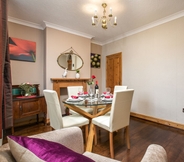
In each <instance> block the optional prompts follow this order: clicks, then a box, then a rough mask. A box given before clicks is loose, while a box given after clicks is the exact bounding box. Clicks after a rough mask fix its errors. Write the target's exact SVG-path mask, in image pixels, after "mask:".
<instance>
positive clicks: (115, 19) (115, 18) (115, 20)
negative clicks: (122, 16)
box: [114, 16, 117, 24]
mask: <svg viewBox="0 0 184 162" xmlns="http://www.w3.org/2000/svg"><path fill="white" fill-rule="evenodd" d="M116 22H117V17H116V16H115V17H114V23H115V24H116Z"/></svg>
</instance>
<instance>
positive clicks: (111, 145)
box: [109, 132, 114, 159]
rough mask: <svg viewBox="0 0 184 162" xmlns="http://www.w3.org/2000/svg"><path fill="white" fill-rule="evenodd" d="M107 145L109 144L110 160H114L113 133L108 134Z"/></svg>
mask: <svg viewBox="0 0 184 162" xmlns="http://www.w3.org/2000/svg"><path fill="white" fill-rule="evenodd" d="M109 144H110V154H111V158H112V159H114V144H113V132H109Z"/></svg>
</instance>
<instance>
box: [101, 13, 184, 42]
mask: <svg viewBox="0 0 184 162" xmlns="http://www.w3.org/2000/svg"><path fill="white" fill-rule="evenodd" d="M183 16H184V10H182V11H180V12H177V13H175V14H172V15H170V16H167V17H165V18H162V19H160V20H157V21H154V22H152V23H150V24H147V25H144V26H142V27H140V28H137V29H135V30H132V31H130V32H126V33H124V34H122V35H120V36H118V37H115V38H113V39H110V40H107V41H105V42H103V43H102V45H106V44H109V43H112V42H114V41H117V40H120V39H123V38H125V37H129V36H131V35H134V34H137V33H140V32H142V31H145V30H148V29H151V28H153V27H156V26H159V25H162V24H164V23H167V22H170V21H172V20H175V19H178V18H181V17H183Z"/></svg>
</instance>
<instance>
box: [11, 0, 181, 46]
mask: <svg viewBox="0 0 184 162" xmlns="http://www.w3.org/2000/svg"><path fill="white" fill-rule="evenodd" d="M104 2H105V3H107V9H106V10H107V14H109V8H110V7H112V14H113V16H117V24H118V25H117V26H116V27H113V26H110V25H109V26H108V29H107V30H105V29H102V27H101V25H100V24H99V25H98V26H97V27H93V26H92V22H91V17H92V16H94V10H95V9H97V15H98V17H101V16H102V14H103V8H102V6H101V5H102V3H104ZM182 16H184V0H8V20H9V21H10V22H15V23H19V24H23V25H27V26H31V27H35V28H39V29H44V28H45V27H46V26H48V27H52V28H55V29H59V30H62V31H66V32H70V33H74V34H76V35H80V36H85V37H87V38H91V39H92V42H94V43H97V44H101V45H103V44H106V43H109V42H112V41H115V40H118V39H120V38H123V37H126V36H128V35H131V34H134V33H136V32H140V31H143V30H146V29H149V28H150V27H153V26H156V25H159V24H162V23H165V22H168V21H171V20H174V19H176V18H179V17H182Z"/></svg>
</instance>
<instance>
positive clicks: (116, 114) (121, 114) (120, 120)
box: [92, 89, 134, 158]
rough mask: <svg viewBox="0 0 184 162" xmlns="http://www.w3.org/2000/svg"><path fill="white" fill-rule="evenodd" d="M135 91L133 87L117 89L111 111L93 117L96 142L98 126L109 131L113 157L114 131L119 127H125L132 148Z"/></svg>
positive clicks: (127, 139)
mask: <svg viewBox="0 0 184 162" xmlns="http://www.w3.org/2000/svg"><path fill="white" fill-rule="evenodd" d="M133 93H134V90H133V89H127V90H121V91H115V93H114V97H113V101H112V106H111V111H110V113H109V114H105V115H103V116H99V117H95V118H93V119H92V123H93V124H94V128H95V129H94V131H95V144H97V133H96V126H98V127H100V128H103V129H105V130H107V131H109V143H110V154H111V158H114V146H113V132H115V131H117V130H119V129H122V128H125V136H126V143H127V147H128V149H130V139H129V121H130V110H131V104H132V98H133Z"/></svg>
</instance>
